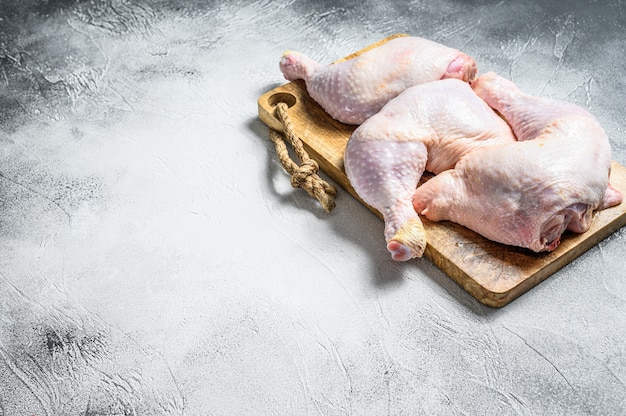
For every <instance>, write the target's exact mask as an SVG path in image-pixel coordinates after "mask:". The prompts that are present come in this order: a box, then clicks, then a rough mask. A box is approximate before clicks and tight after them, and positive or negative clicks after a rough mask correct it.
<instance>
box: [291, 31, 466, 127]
mask: <svg viewBox="0 0 626 416" xmlns="http://www.w3.org/2000/svg"><path fill="white" fill-rule="evenodd" d="M280 70H281V71H282V73H283V75H284V77H285V78H286V79H287V80H289V81H293V80H296V79H303V80H304V82H305V84H306V88H307V91H308V93H309V95H310V96H311V98H313V99H314V100H315V101H316V102H317V103H318V104H319V105H320V106H321V107H322V108H323V109H324V110H326V112H327V113H328V114H330V116H331V117H333V118H334V119H336V120H338V121H341V122H343V123H346V124H353V125H358V124H361V123H363V122H364V121H365V120H366V119H367V118H369V117H371V116H373V115H374V114H376V113H377V112H378V111H380V109H381V108H382V107H383V106H384V105H385V104H386V103H387V102H389V101H390V100H391V99H392V98H394V97H396V96H397V95H398V94H400V93H401V92H403V91H404V90H406V89H407V88H409V87H412V86H415V85H420V84H423V83H426V82H430V81H436V80H439V79H445V78H457V79H461V80H463V81H470V80H471V79H472V78H474V76H475V75H476V62H475V61H474V59H473V58H471V57H469V56H467V55H465V54H464V53H462V52H459V51H458V50H456V49H453V48H449V47H447V46H444V45H441V44H438V43H436V42H432V41H430V40H427V39H423V38H419V37H399V38H394V39H391V40H389V41H388V42H386V43H384V44H382V45H380V46H378V47H376V48H374V49H371V50H369V51H367V52H364V53H363V54H361V55H359V56H357V57H355V58H352V59H349V60H346V61H343V62H339V63H335V64H331V65H322V64H319V63H317V62H315V61H314V60H312V59H311V58H309V57H307V56H305V55H303V54H301V53H299V52H292V51H286V52H285V53H284V54H283V57H282V59H281V61H280Z"/></svg>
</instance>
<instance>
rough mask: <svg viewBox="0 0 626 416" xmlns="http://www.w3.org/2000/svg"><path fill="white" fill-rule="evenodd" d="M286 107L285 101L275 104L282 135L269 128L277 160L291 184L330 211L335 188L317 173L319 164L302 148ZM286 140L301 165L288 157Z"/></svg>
mask: <svg viewBox="0 0 626 416" xmlns="http://www.w3.org/2000/svg"><path fill="white" fill-rule="evenodd" d="M288 108H289V107H288V106H287V104H286V103H278V104H277V105H276V116H277V118H278V120H279V121H280V122H281V123H282V124H283V132H284V135H283V134H281V133H280V132H278V131H276V130H274V129H270V139H271V140H272V142H274V145H275V146H276V154H277V155H278V160H279V161H280V164H281V165H282V166H283V168H285V170H286V171H287V173H289V174H290V175H291V186H293V187H294V188H302V189H304V190H305V191H307V193H308V194H309V195H311V196H312V197H314V198H316V199H317V200H318V201H319V202H320V204H321V205H322V207H323V208H324V209H325V210H326V212H330V211H332V209H333V208H335V196H337V188H335V187H334V186H333V185H331V184H329V183H328V182H326V181H325V180H323V179H322V178H321V177H320V176H319V175H318V174H317V172H318V171H319V165H318V164H317V162H316V161H315V160H313V159H311V158H310V157H309V155H308V153H307V152H306V150H304V146H303V145H302V141H301V140H300V139H299V138H298V136H296V134H295V132H294V129H293V124H292V123H291V120H290V119H289V115H288V114H287V109H288ZM286 142H288V143H289V144H290V145H291V147H292V148H293V150H294V152H295V153H296V156H298V159H300V162H301V165H298V164H296V163H295V162H294V161H293V160H291V158H290V157H289V151H288V150H287V145H286Z"/></svg>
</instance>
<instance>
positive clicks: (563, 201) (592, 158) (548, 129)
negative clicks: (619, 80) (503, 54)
mask: <svg viewBox="0 0 626 416" xmlns="http://www.w3.org/2000/svg"><path fill="white" fill-rule="evenodd" d="M472 87H473V89H474V91H475V92H476V93H477V94H478V95H479V96H480V97H482V98H483V99H484V100H485V101H486V102H487V103H488V104H489V105H490V106H491V107H492V108H494V109H496V110H497V111H498V112H499V113H500V114H502V116H503V117H504V118H505V119H506V120H507V121H508V122H509V124H510V125H511V126H512V129H513V131H514V133H515V135H516V136H517V139H518V141H516V142H513V143H506V144H502V145H497V146H492V147H490V148H484V149H480V150H476V151H474V152H472V153H470V154H467V155H466V156H465V157H464V158H463V159H461V161H459V163H458V164H457V165H456V167H455V168H454V169H452V170H448V171H445V172H443V173H441V174H439V175H437V176H436V177H434V178H433V179H431V180H430V181H428V182H427V183H426V184H424V185H422V186H420V187H419V188H418V189H417V191H416V192H415V196H414V199H413V204H414V208H415V210H416V211H417V212H418V213H420V214H422V215H425V216H426V217H427V218H428V219H430V220H435V221H439V220H450V221H454V222H456V223H459V224H461V225H464V226H466V227H468V228H470V229H472V230H474V231H476V232H478V233H479V234H481V235H483V236H485V237H487V238H489V239H491V240H494V241H497V242H500V243H504V244H509V245H515V246H520V247H526V248H529V249H531V250H533V251H537V252H539V251H550V250H554V249H555V248H556V247H557V246H558V245H559V243H560V238H561V234H562V233H563V232H564V231H565V230H571V231H573V232H576V233H582V232H585V231H586V230H587V229H589V226H590V223H591V219H592V213H593V211H594V210H599V209H604V208H606V207H609V206H612V205H617V204H619V203H621V201H622V194H621V193H620V191H619V190H617V189H615V188H613V187H612V186H611V185H610V184H609V170H610V167H611V148H610V144H609V141H608V138H607V136H606V134H605V132H604V130H603V129H602V127H601V126H600V125H599V123H598V122H597V121H596V119H595V118H594V116H593V115H591V114H590V113H589V112H587V111H586V110H584V109H583V108H581V107H578V106H576V105H574V104H571V103H566V102H561V101H556V100H552V99H548V98H541V97H534V96H531V95H527V94H525V93H523V92H521V91H520V90H519V89H518V88H517V87H516V86H515V84H513V83H512V82H511V81H509V80H507V79H505V78H503V77H501V76H499V75H497V74H495V73H487V74H484V75H481V76H480V77H478V78H477V79H476V80H475V81H474V82H473V83H472Z"/></svg>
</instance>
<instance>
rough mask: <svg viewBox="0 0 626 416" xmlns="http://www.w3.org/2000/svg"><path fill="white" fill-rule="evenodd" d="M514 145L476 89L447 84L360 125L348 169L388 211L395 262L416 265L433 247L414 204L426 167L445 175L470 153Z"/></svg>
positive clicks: (412, 94)
mask: <svg viewBox="0 0 626 416" xmlns="http://www.w3.org/2000/svg"><path fill="white" fill-rule="evenodd" d="M514 141H515V137H514V136H513V133H512V131H511V129H510V127H509V126H508V125H507V124H506V122H505V121H504V120H502V118H500V117H499V116H498V115H497V114H496V113H495V112H494V111H493V110H492V109H491V108H489V106H488V105H487V104H486V103H485V102H484V101H483V100H481V99H480V98H479V97H478V96H477V95H476V94H475V93H474V91H472V89H471V88H470V86H469V84H467V83H465V82H463V81H460V80H457V79H446V80H441V81H435V82H430V83H426V84H422V85H419V86H415V87H411V88H409V89H407V90H406V91H405V92H403V93H402V94H400V95H399V96H398V97H396V98H395V99H393V100H391V101H390V102H389V103H388V104H387V105H386V106H384V107H383V109H382V110H381V111H380V112H379V113H377V114H376V115H374V116H372V117H371V118H369V119H368V120H366V121H365V122H364V123H363V124H362V125H360V126H359V127H358V128H357V129H356V130H355V131H354V133H353V134H352V136H351V138H350V140H349V142H348V145H347V147H346V152H345V156H344V161H345V170H346V174H347V176H348V179H349V180H350V183H351V185H352V187H353V188H354V190H355V191H356V192H357V194H358V195H359V196H360V197H361V199H363V200H364V201H365V202H366V203H367V204H369V205H370V206H372V207H373V208H375V209H376V210H378V211H379V212H380V213H381V214H382V216H383V219H384V221H385V231H384V234H385V239H386V241H387V249H388V250H389V251H390V252H391V255H392V257H393V258H394V259H395V260H409V259H411V258H413V257H419V256H421V255H422V253H423V251H424V248H425V247H426V235H425V233H424V229H423V226H422V223H421V220H420V219H419V216H418V214H417V213H416V211H415V209H414V208H413V205H412V201H413V194H414V193H415V188H416V186H417V184H418V182H419V180H420V178H421V176H422V174H423V172H424V170H428V171H430V172H433V173H440V172H442V171H446V170H448V169H451V168H453V167H454V166H455V165H456V163H457V162H458V161H459V160H460V159H461V160H462V158H463V157H464V155H466V154H468V153H471V152H475V151H478V150H479V149H481V148H484V147H490V146H494V145H501V144H505V143H511V142H514Z"/></svg>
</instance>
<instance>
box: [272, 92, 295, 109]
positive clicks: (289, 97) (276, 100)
mask: <svg viewBox="0 0 626 416" xmlns="http://www.w3.org/2000/svg"><path fill="white" fill-rule="evenodd" d="M267 102H268V103H269V105H271V106H272V107H274V106H276V105H278V104H280V103H285V104H287V107H293V106H294V105H295V104H296V96H295V95H293V94H289V93H286V92H279V93H276V94H273V95H270V97H269V98H268V99H267Z"/></svg>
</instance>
